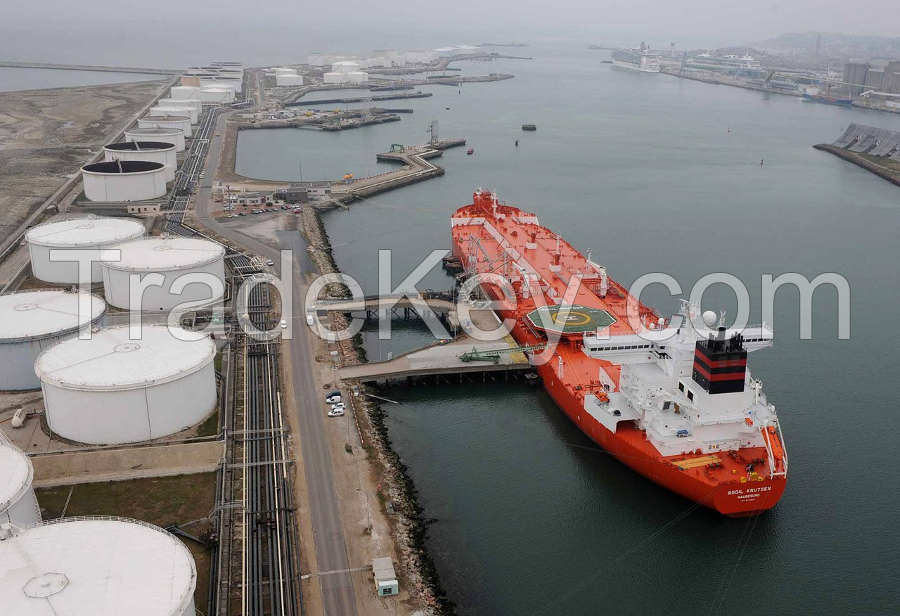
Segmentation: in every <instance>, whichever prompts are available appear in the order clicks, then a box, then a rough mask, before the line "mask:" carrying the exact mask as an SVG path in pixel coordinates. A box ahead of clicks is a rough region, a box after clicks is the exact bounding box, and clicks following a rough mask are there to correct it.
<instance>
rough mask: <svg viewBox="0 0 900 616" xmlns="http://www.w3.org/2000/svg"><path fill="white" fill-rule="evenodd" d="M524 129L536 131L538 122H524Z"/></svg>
mask: <svg viewBox="0 0 900 616" xmlns="http://www.w3.org/2000/svg"><path fill="white" fill-rule="evenodd" d="M522 130H529V131H535V130H537V124H523V125H522Z"/></svg>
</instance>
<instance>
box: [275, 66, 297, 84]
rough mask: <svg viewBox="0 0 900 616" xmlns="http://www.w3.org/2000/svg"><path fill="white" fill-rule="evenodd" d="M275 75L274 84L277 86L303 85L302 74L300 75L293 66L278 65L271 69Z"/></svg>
mask: <svg viewBox="0 0 900 616" xmlns="http://www.w3.org/2000/svg"><path fill="white" fill-rule="evenodd" d="M272 73H273V74H274V75H275V85H276V86H279V87H292V86H302V85H303V75H300V74H299V73H298V72H297V69H295V68H289V67H285V66H279V67H277V68H274V69H272Z"/></svg>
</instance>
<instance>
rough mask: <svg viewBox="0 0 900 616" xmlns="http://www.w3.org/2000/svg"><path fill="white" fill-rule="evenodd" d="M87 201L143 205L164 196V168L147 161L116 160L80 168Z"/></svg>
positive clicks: (162, 165)
mask: <svg viewBox="0 0 900 616" xmlns="http://www.w3.org/2000/svg"><path fill="white" fill-rule="evenodd" d="M81 176H82V178H81V179H82V181H83V182H84V196H85V197H87V198H88V199H89V200H91V201H107V202H109V201H144V200H146V199H156V198H158V197H162V196H163V195H165V194H166V166H165V165H164V164H162V163H157V162H151V161H148V160H116V161H111V162H102V163H93V164H90V165H85V166H84V167H82V168H81Z"/></svg>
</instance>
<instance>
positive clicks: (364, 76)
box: [347, 71, 369, 83]
mask: <svg viewBox="0 0 900 616" xmlns="http://www.w3.org/2000/svg"><path fill="white" fill-rule="evenodd" d="M347 80H348V81H349V82H350V83H366V82H367V81H369V74H368V73H364V72H362V71H354V72H352V73H347Z"/></svg>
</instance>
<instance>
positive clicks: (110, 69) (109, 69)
mask: <svg viewBox="0 0 900 616" xmlns="http://www.w3.org/2000/svg"><path fill="white" fill-rule="evenodd" d="M0 67H2V68H46V69H52V70H57V71H91V72H94V73H136V74H139V75H174V74H175V73H177V72H178V71H174V70H171V69H167V68H141V67H135V66H92V65H89V64H52V63H46V62H8V61H6V60H0Z"/></svg>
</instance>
